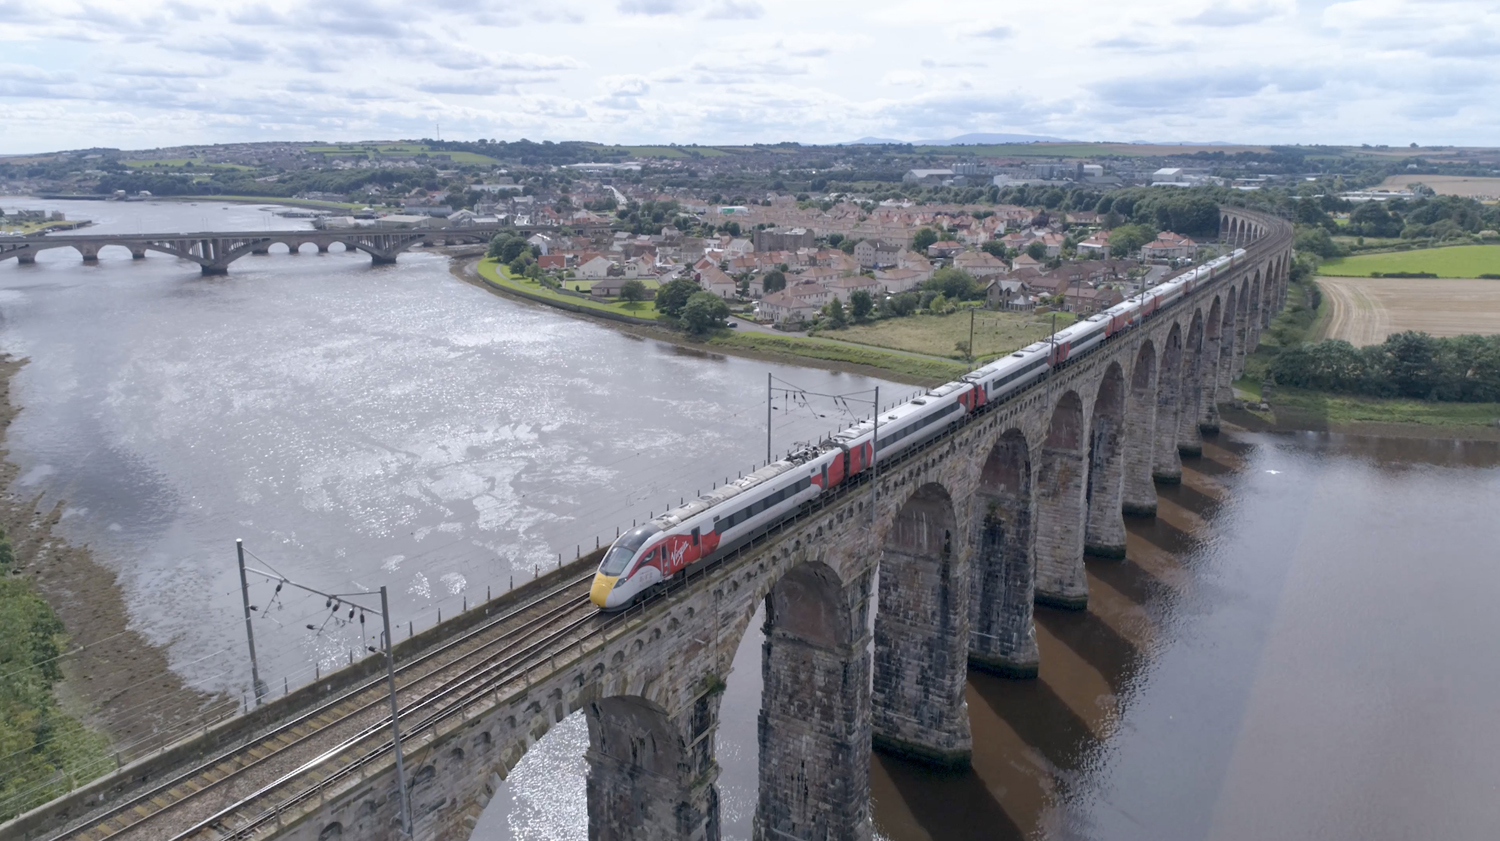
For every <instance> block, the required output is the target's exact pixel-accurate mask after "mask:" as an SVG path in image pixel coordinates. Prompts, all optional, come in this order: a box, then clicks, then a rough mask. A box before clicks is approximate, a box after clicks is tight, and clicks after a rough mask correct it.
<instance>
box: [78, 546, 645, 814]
mask: <svg viewBox="0 0 1500 841" xmlns="http://www.w3.org/2000/svg"><path fill="white" fill-rule="evenodd" d="M592 578H593V575H592V566H591V565H590V572H589V574H588V575H584V576H578V577H573V578H571V580H568V581H567V582H566V583H565V584H563V585H562V586H559V587H555V588H554V589H552V590H550V591H549V592H546V593H544V594H543V595H541V596H539V597H535V598H533V599H531V600H529V601H526V602H524V603H521V604H518V605H515V606H512V607H511V608H510V609H509V610H508V611H506V612H504V613H501V614H500V615H498V616H496V617H494V618H492V619H490V620H487V621H486V622H484V623H483V624H481V625H480V626H479V627H477V628H474V629H473V630H471V631H468V632H467V633H464V634H462V635H461V636H459V637H457V638H455V639H452V640H450V641H446V642H444V643H442V644H440V645H436V646H434V647H432V648H431V649H429V650H426V651H423V652H421V653H420V654H418V655H417V656H415V657H413V658H411V659H408V660H406V661H405V662H399V663H398V667H397V672H396V683H397V699H398V703H399V705H400V709H401V715H400V723H401V731H402V741H403V743H405V742H407V741H408V740H410V739H414V738H417V737H418V736H419V735H420V734H421V733H422V732H423V730H424V729H425V728H429V727H431V726H433V725H434V724H435V723H436V721H437V720H439V719H441V718H444V717H446V716H447V715H448V714H450V713H452V712H454V711H456V710H458V709H460V708H461V707H463V706H464V705H465V704H466V703H468V702H470V701H472V700H473V699H474V698H476V697H481V696H484V695H487V694H493V693H495V692H496V691H497V690H503V689H504V688H505V687H506V685H507V684H509V683H510V682H513V681H515V680H518V679H521V677H522V675H523V674H524V672H525V670H526V669H527V667H530V666H535V665H536V664H538V663H541V662H544V661H546V660H547V659H548V658H550V657H552V656H553V655H555V654H557V653H559V652H560V651H563V650H566V649H568V648H569V647H571V646H576V645H578V644H579V643H580V641H582V640H583V639H585V638H587V637H589V636H592V635H593V634H595V633H597V632H599V631H600V630H601V629H602V628H604V627H607V626H609V625H611V624H613V623H614V622H617V621H621V620H622V619H623V618H624V617H623V616H617V617H608V616H604V615H602V614H600V613H598V611H597V610H596V608H595V607H594V606H593V605H592V604H591V603H590V602H589V600H588V588H589V585H590V582H591V581H592ZM389 711H390V701H389V695H388V693H387V688H386V681H385V675H384V672H383V671H382V672H381V673H380V674H379V676H378V677H376V678H374V679H371V680H369V681H367V682H365V683H363V684H360V685H359V686H357V687H355V688H353V689H352V690H350V691H347V692H345V693H342V694H340V695H338V696H337V697H334V698H331V699H328V700H326V701H324V702H322V703H319V704H317V705H315V706H313V707H312V708H310V709H307V710H305V711H303V712H302V713H300V714H299V715H297V716H295V717H294V718H290V719H288V720H285V721H283V722H281V723H280V724H278V725H277V726H275V727H273V728H271V729H269V730H267V731H265V732H263V733H259V734H257V735H256V736H254V737H253V738H251V739H250V740H249V741H247V742H246V743H245V744H243V745H242V746H240V747H237V748H234V749H232V750H229V751H226V752H224V753H221V754H219V755H217V756H215V757H213V758H212V759H210V760H209V761H207V762H204V763H202V764H200V765H198V766H197V767H194V768H193V769H192V770H189V771H187V772H186V773H182V774H179V775H176V776H173V777H171V778H169V779H166V780H164V781H162V782H161V783H159V784H156V785H152V786H149V787H147V788H146V789H144V790H141V791H139V792H136V793H134V794H132V795H131V796H130V797H129V798H128V799H126V800H123V801H121V802H119V803H115V804H113V805H111V806H110V808H109V809H108V811H105V812H102V813H100V814H95V815H91V816H89V817H88V818H87V819H86V820H85V821H84V822H83V823H82V824H80V825H79V826H77V827H74V828H72V829H70V830H68V831H66V832H64V833H62V834H61V835H58V836H54V837H57V838H69V839H75V838H76V839H87V840H88V841H104V839H110V841H115V840H116V839H119V841H127V839H129V841H135V839H141V841H144V839H152V840H153V841H156V840H157V839H168V838H170V839H189V838H205V839H207V838H213V839H222V838H226V837H240V838H249V837H253V836H254V835H255V834H256V832H257V829H258V828H261V827H264V826H266V825H268V824H269V825H272V826H274V825H275V823H276V820H277V817H278V813H279V812H280V810H281V808H283V807H284V806H285V804H287V803H290V802H295V801H297V800H298V799H300V798H299V795H305V794H306V793H308V792H314V791H316V790H317V789H318V787H319V786H320V784H323V783H326V782H328V781H330V780H331V779H333V778H336V777H340V776H347V775H349V774H350V773H359V771H360V769H361V768H362V766H363V765H364V764H365V763H368V762H370V761H372V760H375V759H377V758H379V757H382V756H384V755H386V754H387V753H389V752H390V750H391V744H392V743H391V739H390V714H389Z"/></svg>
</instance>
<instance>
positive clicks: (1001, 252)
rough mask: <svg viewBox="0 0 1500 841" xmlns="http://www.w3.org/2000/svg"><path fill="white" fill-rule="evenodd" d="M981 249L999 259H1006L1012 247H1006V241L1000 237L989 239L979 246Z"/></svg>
mask: <svg viewBox="0 0 1500 841" xmlns="http://www.w3.org/2000/svg"><path fill="white" fill-rule="evenodd" d="M979 250H980V251H983V252H984V253H986V254H988V255H990V256H991V257H994V258H996V259H998V260H1004V259H1005V258H1006V257H1007V256H1008V255H1009V251H1010V249H1008V248H1006V247H1005V243H1003V242H1001V241H1000V240H998V239H992V240H987V241H986V242H985V243H984V244H983V245H981V246H979Z"/></svg>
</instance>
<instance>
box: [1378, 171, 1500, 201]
mask: <svg viewBox="0 0 1500 841" xmlns="http://www.w3.org/2000/svg"><path fill="white" fill-rule="evenodd" d="M1408 184H1426V185H1427V186H1428V187H1431V188H1432V190H1433V192H1435V193H1437V194H1438V195H1440V196H1466V197H1468V198H1474V199H1494V198H1496V197H1500V178H1483V177H1480V176H1469V175H1392V176H1391V177H1389V178H1387V179H1385V181H1384V182H1383V183H1382V184H1381V185H1380V187H1379V189H1382V190H1404V189H1406V185H1408Z"/></svg>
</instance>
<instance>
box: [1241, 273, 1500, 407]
mask: <svg viewBox="0 0 1500 841" xmlns="http://www.w3.org/2000/svg"><path fill="white" fill-rule="evenodd" d="M1324 265H1327V264H1326V263H1325V264H1324ZM1327 311H1328V303H1327V302H1326V301H1325V300H1324V299H1323V296H1322V294H1321V293H1320V292H1319V291H1318V289H1317V284H1316V283H1314V282H1313V281H1312V280H1307V281H1304V282H1301V283H1292V284H1291V285H1290V286H1289V287H1288V290H1287V305H1286V308H1285V309H1283V310H1282V311H1281V312H1280V313H1278V314H1277V316H1276V318H1275V319H1273V320H1272V322H1271V325H1270V327H1268V328H1267V329H1266V330H1265V331H1263V332H1262V333H1261V338H1260V346H1259V347H1257V348H1256V350H1255V353H1252V354H1250V356H1248V357H1246V359H1245V374H1244V376H1243V377H1242V378H1241V379H1240V380H1238V381H1236V382H1235V384H1234V387H1235V390H1236V391H1238V392H1240V393H1241V394H1243V395H1244V396H1245V397H1247V398H1248V399H1249V400H1250V401H1251V402H1252V403H1254V402H1259V401H1260V399H1261V396H1262V395H1261V383H1262V382H1263V381H1264V380H1265V377H1266V373H1267V370H1268V369H1269V368H1270V365H1271V361H1272V360H1274V359H1275V358H1276V355H1277V354H1278V353H1280V351H1281V349H1282V348H1284V347H1293V346H1297V345H1301V344H1303V343H1304V342H1308V341H1311V340H1312V337H1313V336H1315V335H1316V332H1317V328H1318V324H1319V322H1320V321H1322V320H1323V319H1324V318H1326V317H1327ZM1270 405H1271V414H1270V415H1269V416H1266V415H1264V414H1262V413H1255V414H1256V416H1257V417H1259V418H1261V420H1265V421H1271V422H1273V423H1275V424H1277V425H1279V426H1284V427H1287V428H1292V429H1320V430H1326V429H1337V428H1343V429H1346V430H1350V431H1356V432H1357V431H1359V429H1360V427H1362V426H1363V427H1366V428H1374V427H1379V426H1383V425H1387V424H1393V425H1403V426H1410V427H1417V428H1420V427H1424V426H1425V427H1437V428H1441V429H1445V430H1457V431H1460V432H1461V431H1462V430H1463V429H1466V428H1467V429H1470V430H1477V429H1484V428H1492V427H1494V425H1495V423H1496V421H1497V419H1500V404H1496V403H1439V402H1429V401H1425V400H1383V399H1376V398H1370V397H1356V396H1352V395H1346V394H1331V393H1326V392H1320V391H1309V390H1306V389H1300V388H1290V387H1287V386H1281V385H1277V386H1275V388H1274V391H1273V393H1272V395H1271V398H1270Z"/></svg>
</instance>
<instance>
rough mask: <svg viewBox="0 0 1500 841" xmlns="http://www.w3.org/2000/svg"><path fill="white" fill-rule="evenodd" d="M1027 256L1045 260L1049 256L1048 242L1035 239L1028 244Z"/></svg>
mask: <svg viewBox="0 0 1500 841" xmlns="http://www.w3.org/2000/svg"><path fill="white" fill-rule="evenodd" d="M1026 256H1027V257H1030V258H1031V259H1033V260H1038V261H1040V260H1043V259H1045V258H1046V257H1047V244H1046V243H1044V242H1042V241H1041V240H1039V239H1034V240H1032V241H1031V244H1030V245H1028V246H1026Z"/></svg>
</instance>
